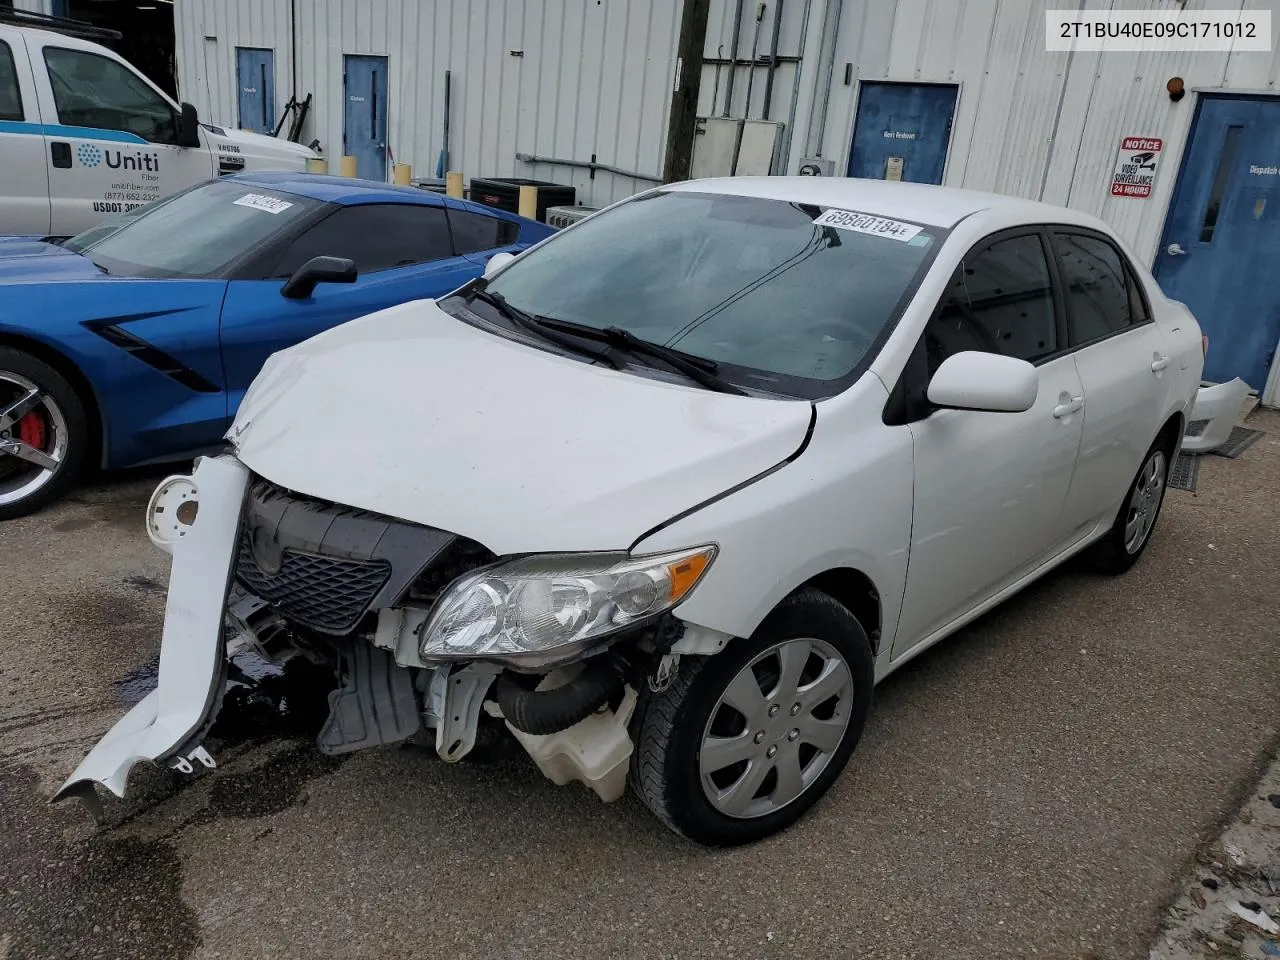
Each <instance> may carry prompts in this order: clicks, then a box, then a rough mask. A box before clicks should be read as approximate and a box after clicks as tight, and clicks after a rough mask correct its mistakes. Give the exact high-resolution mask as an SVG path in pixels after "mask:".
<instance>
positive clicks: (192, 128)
mask: <svg viewBox="0 0 1280 960" xmlns="http://www.w3.org/2000/svg"><path fill="white" fill-rule="evenodd" d="M177 122H178V130H177V133H178V146H180V147H198V146H200V118H199V117H197V116H196V108H195V107H193V106H192V105H191V104H189V103H184V104H183V105H182V113H180V114H179V115H178V121H177Z"/></svg>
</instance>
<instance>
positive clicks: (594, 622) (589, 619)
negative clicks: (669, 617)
mask: <svg viewBox="0 0 1280 960" xmlns="http://www.w3.org/2000/svg"><path fill="white" fill-rule="evenodd" d="M715 554H716V548H715V547H714V546H708V547H698V548H695V549H692V550H683V551H680V552H679V553H667V554H661V555H655V556H650V557H628V556H626V555H625V554H557V555H549V556H537V557H526V558H523V559H520V560H514V561H512V562H510V563H504V564H500V565H497V566H493V567H489V568H487V569H485V570H479V571H477V572H476V573H474V574H472V575H470V576H468V577H464V578H462V579H461V580H459V581H458V582H456V583H455V584H453V586H452V587H450V588H449V590H448V592H447V593H446V594H445V595H444V596H443V597H441V598H440V602H439V604H438V605H437V607H436V611H435V613H434V614H432V616H431V619H430V621H428V623H427V626H426V629H425V630H423V632H422V644H421V648H420V649H421V654H422V657H423V659H426V660H440V659H455V658H468V657H480V656H484V657H496V658H503V657H516V658H519V657H520V655H522V654H540V653H543V652H545V651H547V650H552V649H555V648H557V647H564V646H568V645H574V644H581V643H584V642H586V641H590V640H594V639H596V638H598V637H603V636H606V635H608V634H610V633H614V632H616V631H618V630H620V629H622V628H624V627H626V626H629V625H630V624H633V623H637V622H639V621H642V620H646V619H648V618H649V617H652V616H654V615H656V614H659V613H662V612H664V611H666V610H669V609H671V608H672V607H674V606H675V605H676V604H677V603H679V602H680V601H681V600H683V599H684V598H685V597H687V596H688V595H689V593H690V591H692V590H693V588H694V587H695V586H697V584H698V581H699V580H701V579H702V576H703V574H704V573H706V571H707V568H708V567H709V566H711V561H712V560H714V559H715Z"/></svg>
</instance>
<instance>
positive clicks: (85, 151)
mask: <svg viewBox="0 0 1280 960" xmlns="http://www.w3.org/2000/svg"><path fill="white" fill-rule="evenodd" d="M76 156H77V157H78V158H79V159H80V166H82V167H96V166H97V165H98V164H100V163H102V151H101V150H99V149H98V148H97V147H95V146H94V145H93V144H92V143H82V144H80V146H78V147H76Z"/></svg>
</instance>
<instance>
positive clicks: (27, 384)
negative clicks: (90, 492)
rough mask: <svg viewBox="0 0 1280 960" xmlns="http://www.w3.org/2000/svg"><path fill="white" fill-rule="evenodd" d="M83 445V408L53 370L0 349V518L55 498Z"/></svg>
mask: <svg viewBox="0 0 1280 960" xmlns="http://www.w3.org/2000/svg"><path fill="white" fill-rule="evenodd" d="M88 441H89V430H88V424H87V421H86V419H85V413H84V407H83V406H82V405H81V403H80V400H79V398H78V397H77V396H76V393H75V391H74V390H73V389H72V388H71V385H70V384H69V383H67V381H66V380H65V379H63V378H62V376H61V375H60V374H59V373H58V371H56V370H54V369H53V368H52V367H50V366H49V365H48V364H47V363H44V362H42V361H40V360H37V359H36V358H35V357H33V356H31V355H30V354H26V353H22V352H21V351H18V350H12V349H9V348H7V347H0V520H11V519H13V518H15V517H21V516H25V515H26V514H29V513H34V512H35V511H36V510H39V509H40V508H41V507H43V506H44V505H45V504H47V503H49V502H50V501H52V500H53V499H54V498H55V497H57V496H58V495H59V494H61V493H62V492H63V491H64V490H65V489H66V488H67V487H68V486H69V485H70V484H71V483H72V481H74V480H75V478H76V476H77V474H78V473H79V472H80V470H81V468H82V467H83V465H84V460H85V456H86V453H87V450H88V446H89V442H88Z"/></svg>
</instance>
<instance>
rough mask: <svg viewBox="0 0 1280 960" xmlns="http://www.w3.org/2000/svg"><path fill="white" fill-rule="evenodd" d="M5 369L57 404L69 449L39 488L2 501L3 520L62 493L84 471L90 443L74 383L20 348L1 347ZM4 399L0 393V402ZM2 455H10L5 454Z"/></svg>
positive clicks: (0, 365) (1, 478)
mask: <svg viewBox="0 0 1280 960" xmlns="http://www.w3.org/2000/svg"><path fill="white" fill-rule="evenodd" d="M6 372H8V373H11V374H17V375H18V376H20V377H23V378H25V379H26V380H28V381H30V382H31V383H33V384H35V385H36V386H37V387H38V388H39V389H40V391H41V392H42V393H43V394H44V395H45V396H47V397H48V398H49V400H50V401H51V402H52V403H53V404H54V405H55V406H56V408H57V410H58V411H59V413H60V414H61V417H62V420H63V421H64V422H65V424H66V449H65V451H64V453H63V455H62V458H61V461H60V462H59V464H58V466H57V467H56V468H55V469H54V471H53V473H52V475H51V476H50V477H49V479H48V480H47V481H45V482H44V483H43V484H42V485H41V486H40V487H39V489H37V490H34V491H33V492H31V493H30V494H28V495H26V496H23V497H21V498H20V499H17V500H14V501H12V502H8V503H0V521H4V520H12V519H14V518H16V517H22V516H26V515H27V514H31V513H35V512H36V511H37V510H39V509H41V508H42V507H44V506H45V505H47V504H49V503H51V502H52V501H53V500H55V499H57V498H58V497H59V496H61V495H62V494H63V493H64V492H65V491H66V489H67V488H68V487H69V486H70V485H71V484H72V483H74V482H75V480H76V479H77V478H78V477H79V475H80V473H81V472H82V471H83V469H84V465H85V461H86V459H87V457H88V453H89V446H90V444H89V424H88V419H87V417H86V415H85V410H84V405H83V404H82V403H81V402H80V398H79V397H78V396H76V392H75V390H74V389H72V387H71V384H69V383H67V381H66V379H65V378H63V376H62V375H61V374H60V373H58V371H57V370H55V369H53V367H51V366H49V365H48V364H47V363H45V362H44V361H42V360H37V359H36V358H35V357H33V356H31V355H30V354H28V353H23V352H22V351H21V350H14V349H11V348H9V347H0V378H2V377H3V375H4V374H5V373H6ZM4 399H5V398H2V397H0V405H3V400H4ZM10 432H13V431H12V430H11V431H10ZM0 458H3V459H5V460H9V459H11V458H10V457H8V456H7V455H3V454H0ZM5 476H6V475H5V474H4V473H3V472H2V471H0V491H3V490H4V489H5V485H4V484H5ZM10 479H13V478H12V477H11V478H10Z"/></svg>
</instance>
